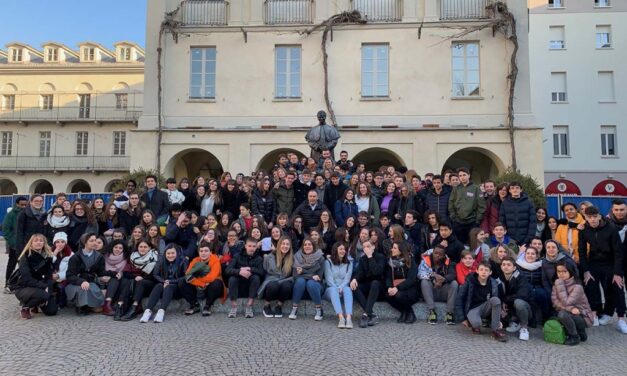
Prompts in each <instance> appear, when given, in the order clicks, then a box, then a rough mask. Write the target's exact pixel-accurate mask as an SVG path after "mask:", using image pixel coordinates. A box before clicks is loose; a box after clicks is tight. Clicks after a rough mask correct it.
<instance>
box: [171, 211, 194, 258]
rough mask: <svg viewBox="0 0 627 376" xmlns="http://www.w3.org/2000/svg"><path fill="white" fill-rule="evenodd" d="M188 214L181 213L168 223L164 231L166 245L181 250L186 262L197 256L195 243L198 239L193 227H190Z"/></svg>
mask: <svg viewBox="0 0 627 376" xmlns="http://www.w3.org/2000/svg"><path fill="white" fill-rule="evenodd" d="M190 221H191V218H190V214H189V213H188V212H183V213H181V214H180V215H179V217H178V218H177V219H176V222H174V221H170V223H168V227H166V231H165V242H166V244H169V243H175V244H177V245H179V246H180V247H181V248H182V249H183V256H185V257H186V258H187V259H188V260H191V259H193V258H194V257H196V256H197V254H196V253H197V249H196V242H197V240H198V237H197V236H196V234H195V233H194V228H193V226H190Z"/></svg>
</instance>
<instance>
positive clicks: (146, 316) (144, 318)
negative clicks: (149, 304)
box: [139, 309, 152, 323]
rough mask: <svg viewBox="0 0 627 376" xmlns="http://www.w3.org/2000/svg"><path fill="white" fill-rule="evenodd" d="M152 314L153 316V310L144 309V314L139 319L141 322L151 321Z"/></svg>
mask: <svg viewBox="0 0 627 376" xmlns="http://www.w3.org/2000/svg"><path fill="white" fill-rule="evenodd" d="M150 316H152V311H151V310H149V309H147V310H145V311H144V314H143V315H142V318H141V319H139V322H142V323H145V322H148V321H150Z"/></svg>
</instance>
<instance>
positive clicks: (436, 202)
mask: <svg viewBox="0 0 627 376" xmlns="http://www.w3.org/2000/svg"><path fill="white" fill-rule="evenodd" d="M450 197H451V190H450V189H448V188H446V187H444V188H442V192H440V194H437V193H435V191H434V190H432V189H431V190H429V192H428V193H427V197H426V198H425V204H424V205H425V210H435V212H436V213H438V214H439V215H440V220H448V199H449V198H450Z"/></svg>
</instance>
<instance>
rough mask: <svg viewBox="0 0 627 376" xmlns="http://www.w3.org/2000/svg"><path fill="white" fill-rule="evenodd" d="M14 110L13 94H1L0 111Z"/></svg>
mask: <svg viewBox="0 0 627 376" xmlns="http://www.w3.org/2000/svg"><path fill="white" fill-rule="evenodd" d="M13 110H15V94H4V95H2V111H13Z"/></svg>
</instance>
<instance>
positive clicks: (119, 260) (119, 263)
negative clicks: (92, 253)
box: [105, 253, 126, 273]
mask: <svg viewBox="0 0 627 376" xmlns="http://www.w3.org/2000/svg"><path fill="white" fill-rule="evenodd" d="M125 267H126V258H125V257H124V253H121V254H119V255H117V256H116V255H114V254H113V253H109V255H108V256H107V257H105V269H106V270H107V271H110V272H116V273H119V272H121V271H122V270H124V268H125Z"/></svg>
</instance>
